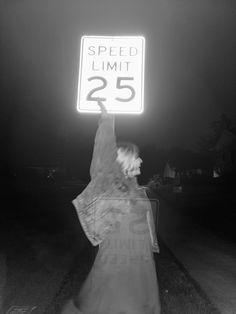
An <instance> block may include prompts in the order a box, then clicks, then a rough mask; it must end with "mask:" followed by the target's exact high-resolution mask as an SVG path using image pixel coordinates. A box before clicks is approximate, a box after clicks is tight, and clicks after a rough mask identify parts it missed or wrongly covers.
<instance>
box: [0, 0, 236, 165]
mask: <svg viewBox="0 0 236 314" xmlns="http://www.w3.org/2000/svg"><path fill="white" fill-rule="evenodd" d="M0 5H1V7H0V9H1V11H0V45H1V46H0V48H1V50H0V53H1V61H0V62H1V74H0V75H1V82H0V83H1V128H2V131H1V136H2V139H3V140H4V143H5V144H6V143H7V154H8V157H9V158H10V159H11V160H12V161H13V162H15V161H17V160H18V161H19V160H24V159H25V158H26V159H27V158H28V159H29V161H30V160H32V161H36V160H37V158H38V159H39V160H40V158H41V159H42V160H43V158H45V159H46V158H47V157H46V156H47V154H50V152H51V151H52V150H53V149H58V146H60V145H61V149H67V151H68V153H70V152H71V153H72V154H73V149H71V148H70V147H69V146H70V145H78V147H80V145H81V147H85V146H86V143H88V146H89V148H91V145H92V142H93V136H94V132H95V130H96V125H97V120H98V116H97V115H88V114H87V115H84V114H79V113H77V111H76V96H77V80H78V61H79V44H80V38H81V36H82V35H85V34H86V35H143V36H145V38H146V70H145V78H146V80H145V111H144V113H143V115H141V116H123V115H122V116H117V117H116V132H117V136H118V138H121V139H127V140H132V141H134V142H136V143H137V144H138V145H140V146H141V147H142V146H144V145H146V144H154V145H156V146H157V147H162V146H165V147H169V146H173V145H175V146H181V147H189V148H195V146H196V142H197V140H198V138H199V136H200V135H202V134H204V133H206V132H207V130H208V126H209V123H210V122H211V121H213V120H216V119H217V118H218V117H219V115H220V114H221V113H223V112H224V113H226V114H227V115H228V116H229V117H230V118H233V117H234V116H235V114H236V104H235V99H236V88H235V86H236V84H235V83H236V79H235V78H236V58H235V56H236V36H235V30H236V2H235V1H234V0H232V1H230V0H197V1H196V0H195V1H193V0H159V1H158V0H148V1H143V0H119V1H118V0H116V1H115V0H86V1H82V0H80V1H79V0H64V1H63V0H57V1H56V0H47V1H42V0H40V1H39V0H25V1H24V0H18V1H17V0H5V1H3V0H0ZM59 150H60V149H59ZM26 159H25V160H26Z"/></svg>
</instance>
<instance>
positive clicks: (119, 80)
mask: <svg viewBox="0 0 236 314" xmlns="http://www.w3.org/2000/svg"><path fill="white" fill-rule="evenodd" d="M133 79H134V78H133V77H117V81H116V88H117V89H124V88H126V89H128V90H130V97H128V98H120V97H116V98H115V99H116V100H118V101H122V102H128V101H131V100H132V99H133V98H134V97H135V90H134V88H133V87H132V86H130V85H122V81H125V80H127V81H128V80H129V81H131V80H133ZM92 80H100V81H102V85H101V86H98V87H96V88H93V89H92V90H91V91H90V92H89V93H88V95H87V100H89V101H99V100H100V101H106V98H102V97H93V96H92V95H93V94H94V93H95V92H97V91H99V90H101V89H104V88H105V87H106V86H107V80H106V79H105V78H104V77H102V76H92V77H90V78H88V81H92Z"/></svg>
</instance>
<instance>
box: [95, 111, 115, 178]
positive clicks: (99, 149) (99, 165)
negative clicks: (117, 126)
mask: <svg viewBox="0 0 236 314" xmlns="http://www.w3.org/2000/svg"><path fill="white" fill-rule="evenodd" d="M113 119H114V118H113V116H111V115H109V114H102V116H101V118H100V121H99V126H98V129H97V132H96V136H95V140H94V148H93V156H92V161H91V165H90V177H91V180H93V179H95V178H98V177H100V176H103V177H104V176H106V175H107V174H108V173H109V172H110V171H111V170H112V167H113V165H114V162H115V160H116V157H117V149H116V137H115V133H114V126H113Z"/></svg>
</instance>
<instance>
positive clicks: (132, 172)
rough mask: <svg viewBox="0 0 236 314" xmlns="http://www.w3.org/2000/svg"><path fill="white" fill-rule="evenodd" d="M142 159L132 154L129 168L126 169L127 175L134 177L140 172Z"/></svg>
mask: <svg viewBox="0 0 236 314" xmlns="http://www.w3.org/2000/svg"><path fill="white" fill-rule="evenodd" d="M142 162H143V161H142V159H141V158H140V157H138V156H133V158H132V161H131V168H130V169H129V170H128V176H129V177H134V176H138V175H140V174H141V171H140V167H141V163H142Z"/></svg>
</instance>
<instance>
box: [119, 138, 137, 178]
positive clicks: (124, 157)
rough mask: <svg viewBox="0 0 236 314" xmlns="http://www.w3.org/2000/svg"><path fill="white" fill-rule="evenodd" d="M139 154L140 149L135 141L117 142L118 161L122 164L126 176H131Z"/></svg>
mask: <svg viewBox="0 0 236 314" xmlns="http://www.w3.org/2000/svg"><path fill="white" fill-rule="evenodd" d="M138 156H139V149H138V147H137V146H136V145H135V144H133V143H128V142H122V143H118V144H117V158H116V160H117V162H118V163H119V164H120V165H121V168H122V171H123V172H124V174H125V176H130V174H131V173H132V170H133V169H134V166H135V160H137V158H138Z"/></svg>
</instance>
